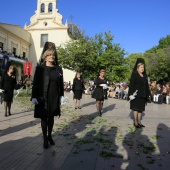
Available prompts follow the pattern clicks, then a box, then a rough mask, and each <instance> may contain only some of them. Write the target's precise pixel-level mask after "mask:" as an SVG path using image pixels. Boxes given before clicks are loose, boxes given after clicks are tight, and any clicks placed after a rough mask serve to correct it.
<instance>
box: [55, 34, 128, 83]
mask: <svg viewBox="0 0 170 170" xmlns="http://www.w3.org/2000/svg"><path fill="white" fill-rule="evenodd" d="M113 39H114V37H113V36H112V35H111V33H110V32H105V33H104V34H102V33H100V34H96V35H95V36H94V38H91V37H88V36H84V35H82V36H80V37H79V38H78V40H76V41H73V40H71V41H69V42H68V43H67V44H65V45H64V47H63V46H59V47H57V50H58V57H59V62H60V64H61V65H62V66H63V68H67V69H70V70H74V71H81V72H82V73H83V76H84V77H88V78H90V79H94V78H95V77H96V76H97V74H98V72H99V70H100V68H101V67H104V68H105V69H106V76H107V78H108V79H109V81H110V82H113V81H119V80H123V79H124V78H125V77H126V66H125V63H124V55H125V51H124V49H121V47H120V45H119V44H114V43H113Z"/></svg>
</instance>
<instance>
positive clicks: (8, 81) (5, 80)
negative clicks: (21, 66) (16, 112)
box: [0, 72, 17, 102]
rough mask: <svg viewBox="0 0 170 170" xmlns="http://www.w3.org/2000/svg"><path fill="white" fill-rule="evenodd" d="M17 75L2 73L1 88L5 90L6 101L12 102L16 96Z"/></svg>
mask: <svg viewBox="0 0 170 170" xmlns="http://www.w3.org/2000/svg"><path fill="white" fill-rule="evenodd" d="M16 83H17V82H16V77H15V76H9V75H8V74H7V73H6V72H5V73H4V74H3V75H2V79H1V84H0V89H3V90H4V101H5V102H12V101H13V96H14V89H15V86H16Z"/></svg>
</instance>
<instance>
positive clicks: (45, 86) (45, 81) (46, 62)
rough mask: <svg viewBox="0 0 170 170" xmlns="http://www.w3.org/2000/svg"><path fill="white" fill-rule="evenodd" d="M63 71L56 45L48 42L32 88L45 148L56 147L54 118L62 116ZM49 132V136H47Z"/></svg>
mask: <svg viewBox="0 0 170 170" xmlns="http://www.w3.org/2000/svg"><path fill="white" fill-rule="evenodd" d="M63 87H64V86H63V70H62V68H61V67H60V66H59V65H58V58H57V51H56V48H55V44H54V43H52V42H46V43H45V46H44V49H43V52H42V57H41V60H40V64H39V65H37V67H36V70H35V74H34V79H33V87H32V103H33V104H35V108H34V117H35V118H40V119H41V128H42V133H43V137H44V144H43V146H44V148H45V149H47V148H48V147H49V143H50V144H51V145H55V142H54V140H53V139H52V130H53V125H54V116H59V117H60V115H61V113H60V104H61V98H62V97H63V96H64V88H63ZM47 132H48V134H47Z"/></svg>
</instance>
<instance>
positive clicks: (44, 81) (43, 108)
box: [32, 65, 64, 118]
mask: <svg viewBox="0 0 170 170" xmlns="http://www.w3.org/2000/svg"><path fill="white" fill-rule="evenodd" d="M55 70H56V76H58V87H59V88H58V95H57V96H56V97H57V98H58V99H57V101H58V102H57V103H56V104H55V106H54V107H55V108H58V109H57V110H58V112H56V113H54V115H53V116H57V115H59V116H60V97H61V96H64V85H63V71H62V68H61V67H59V66H56V68H55ZM49 81H50V77H49V73H48V70H47V68H46V66H45V65H41V66H37V67H36V70H35V74H34V80H33V87H32V98H36V99H37V100H38V102H39V104H38V105H35V109H34V117H35V118H41V117H42V116H43V114H46V112H47V93H48V87H49ZM54 107H53V108H54ZM51 112H53V111H51Z"/></svg>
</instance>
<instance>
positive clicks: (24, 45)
mask: <svg viewBox="0 0 170 170" xmlns="http://www.w3.org/2000/svg"><path fill="white" fill-rule="evenodd" d="M56 6H57V0H37V10H36V11H35V14H34V15H33V16H32V17H31V18H30V24H29V25H25V27H24V29H23V28H21V27H20V26H17V25H10V24H4V23H0V48H1V49H2V50H3V51H7V52H8V54H10V55H17V56H19V57H20V58H21V59H25V58H26V60H28V61H31V62H33V73H34V70H35V67H36V65H37V63H38V61H39V59H40V56H41V53H42V50H43V46H44V44H45V42H47V41H51V42H54V43H55V45H56V46H59V45H63V46H64V44H65V43H67V42H68V41H69V40H70V37H69V35H68V24H67V21H66V22H65V24H63V23H62V18H63V17H62V15H61V14H60V13H59V12H58V9H57V8H56ZM63 72H64V81H65V82H68V81H71V82H72V80H73V78H74V76H75V72H74V71H70V70H68V69H63Z"/></svg>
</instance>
